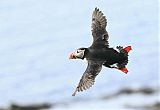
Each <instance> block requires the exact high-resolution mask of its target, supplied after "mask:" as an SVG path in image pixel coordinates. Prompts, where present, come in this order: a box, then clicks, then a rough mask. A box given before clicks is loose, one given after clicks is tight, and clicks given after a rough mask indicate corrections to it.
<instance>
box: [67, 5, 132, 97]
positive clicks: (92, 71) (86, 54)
mask: <svg viewBox="0 0 160 110" xmlns="http://www.w3.org/2000/svg"><path fill="white" fill-rule="evenodd" d="M106 26H107V19H106V17H105V16H104V14H103V13H102V11H100V10H99V8H97V7H96V8H95V9H94V11H93V13H92V23H91V32H92V36H93V43H92V44H91V46H90V47H88V48H85V47H82V48H78V49H76V51H74V52H72V53H71V54H70V55H69V59H82V60H84V59H86V60H87V62H88V66H87V69H86V70H85V72H84V73H83V75H82V77H81V79H80V81H79V83H78V86H77V87H76V90H75V91H74V92H73V94H72V96H75V95H76V93H77V92H82V91H84V90H87V89H89V88H90V87H92V86H93V85H94V83H95V78H96V76H97V75H98V74H99V73H100V71H101V70H102V66H104V67H108V68H112V69H118V70H120V71H122V72H123V73H125V74H127V73H128V69H127V68H126V65H127V63H128V53H129V52H130V50H132V47H131V46H127V47H123V46H116V47H109V42H108V39H109V35H108V32H107V31H106Z"/></svg>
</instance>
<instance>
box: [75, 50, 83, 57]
mask: <svg viewBox="0 0 160 110" xmlns="http://www.w3.org/2000/svg"><path fill="white" fill-rule="evenodd" d="M84 52H85V49H83V50H82V49H77V51H75V52H74V55H75V56H76V57H77V58H83V57H84Z"/></svg>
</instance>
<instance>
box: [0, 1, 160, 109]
mask: <svg viewBox="0 0 160 110" xmlns="http://www.w3.org/2000/svg"><path fill="white" fill-rule="evenodd" d="M95 7H98V8H100V10H102V12H103V13H104V15H105V16H106V17H107V20H108V23H107V30H108V33H109V36H110V38H109V43H110V46H111V47H114V46H117V45H122V46H127V45H131V46H132V48H133V51H131V53H130V56H129V60H130V61H129V64H128V66H127V67H128V69H129V73H128V74H127V75H125V74H123V73H122V72H120V71H118V70H113V69H108V68H103V70H102V71H101V74H99V76H97V78H96V83H95V85H94V86H93V87H92V88H91V89H89V90H87V91H85V92H82V93H78V94H77V96H76V97H72V96H71V94H72V93H73V91H74V90H75V88H76V86H77V84H78V82H79V79H80V77H81V76H82V74H83V72H84V71H85V69H86V66H87V63H85V62H84V61H81V60H69V59H68V55H69V53H70V52H72V51H74V50H76V49H77V48H79V47H89V46H90V45H91V43H92V35H91V31H90V30H91V28H90V27H91V15H92V12H93V10H94V8H95ZM159 42H160V41H159V39H158V1H157V0H132V1H130V0H0V106H2V107H3V106H8V105H9V104H11V103H19V104H32V103H43V102H48V103H67V104H68V105H67V106H66V105H65V104H64V105H59V106H57V107H56V108H54V109H65V108H67V109H77V108H86V109H87V108H88V109H89V108H92V109H99V108H101V109H105V108H110V109H111V108H115V109H116V108H122V109H123V108H125V107H124V106H123V104H124V103H129V102H130V103H131V104H135V105H138V104H147V103H153V102H156V101H157V100H158V94H153V95H152V96H143V95H139V94H136V95H133V96H120V97H118V98H117V99H112V100H101V97H103V96H106V95H107V94H112V93H115V92H116V91H119V90H121V89H122V88H128V87H130V88H142V87H151V88H156V89H157V88H158V87H160V86H159V84H158V80H159V75H158V67H159V66H158V60H159V59H158V57H159V55H158V51H159V49H158V47H159V45H158V43H159Z"/></svg>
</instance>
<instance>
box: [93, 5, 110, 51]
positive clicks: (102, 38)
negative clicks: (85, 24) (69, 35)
mask: <svg viewBox="0 0 160 110" xmlns="http://www.w3.org/2000/svg"><path fill="white" fill-rule="evenodd" d="M106 26H107V19H106V17H105V16H104V15H103V13H102V12H101V11H100V10H99V9H98V8H95V10H94V11H93V14H92V26H91V28H92V35H93V44H92V47H100V48H101V47H109V43H108V38H109V36H108V33H107V31H106V29H105V28H106Z"/></svg>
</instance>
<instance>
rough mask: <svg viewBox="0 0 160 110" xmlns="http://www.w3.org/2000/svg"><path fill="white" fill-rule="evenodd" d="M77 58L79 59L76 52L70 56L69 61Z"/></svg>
mask: <svg viewBox="0 0 160 110" xmlns="http://www.w3.org/2000/svg"><path fill="white" fill-rule="evenodd" d="M76 58H77V57H76V55H75V54H74V52H73V53H71V54H70V56H69V59H76Z"/></svg>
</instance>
